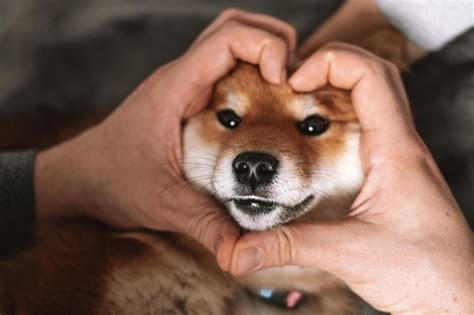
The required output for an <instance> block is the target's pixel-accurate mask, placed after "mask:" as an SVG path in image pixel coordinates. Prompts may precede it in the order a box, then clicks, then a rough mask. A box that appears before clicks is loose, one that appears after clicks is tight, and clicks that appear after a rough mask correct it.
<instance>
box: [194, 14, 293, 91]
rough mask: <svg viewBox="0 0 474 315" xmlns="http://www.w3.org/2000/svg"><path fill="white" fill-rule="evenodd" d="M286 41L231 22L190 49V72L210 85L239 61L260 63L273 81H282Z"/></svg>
mask: <svg viewBox="0 0 474 315" xmlns="http://www.w3.org/2000/svg"><path fill="white" fill-rule="evenodd" d="M287 55H288V52H287V48H286V43H285V42H284V41H283V40H282V39H281V38H280V37H278V36H276V35H274V34H272V33H269V32H267V31H264V30H261V29H259V28H256V27H252V26H249V25H246V24H243V23H240V22H236V21H229V22H227V23H225V24H224V25H222V26H221V28H219V29H218V30H217V31H216V32H214V33H213V34H212V35H211V36H209V37H208V38H207V39H206V40H204V41H202V42H201V43H200V44H199V45H198V46H196V47H195V49H193V50H190V51H189V55H188V59H187V61H188V62H187V64H189V66H191V65H194V67H193V68H192V69H190V71H188V73H189V72H191V73H195V74H196V76H195V78H196V79H197V80H198V81H197V82H199V83H200V84H201V85H206V86H207V85H210V84H212V83H214V82H215V81H216V80H217V79H219V78H221V77H222V76H223V75H225V74H226V73H227V72H228V71H229V70H230V69H231V68H232V67H233V66H234V65H235V62H236V60H237V59H238V60H243V61H246V62H249V63H252V64H256V65H257V64H258V65H259V66H260V71H261V73H262V76H263V77H264V78H265V79H266V80H267V81H269V82H271V83H283V79H284V78H283V74H284V73H285V72H284V70H285V67H286V61H287Z"/></svg>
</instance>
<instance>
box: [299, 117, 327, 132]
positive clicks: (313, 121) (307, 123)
mask: <svg viewBox="0 0 474 315" xmlns="http://www.w3.org/2000/svg"><path fill="white" fill-rule="evenodd" d="M296 128H298V130H299V132H301V133H302V134H303V135H305V136H319V135H320V134H322V133H324V132H325V131H326V130H327V129H328V128H329V120H327V119H324V118H323V117H321V116H318V115H311V116H308V117H306V119H305V120H303V121H300V122H298V123H296Z"/></svg>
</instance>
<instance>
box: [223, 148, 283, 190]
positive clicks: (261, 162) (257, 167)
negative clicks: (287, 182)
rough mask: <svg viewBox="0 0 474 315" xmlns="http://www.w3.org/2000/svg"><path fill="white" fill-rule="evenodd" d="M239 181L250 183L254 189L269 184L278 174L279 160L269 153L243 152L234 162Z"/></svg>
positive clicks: (245, 183)
mask: <svg viewBox="0 0 474 315" xmlns="http://www.w3.org/2000/svg"><path fill="white" fill-rule="evenodd" d="M232 167H233V169H234V174H235V176H236V177H237V180H238V181H239V183H241V184H244V185H249V186H250V187H251V188H252V190H253V189H255V188H256V187H257V186H259V185H264V184H268V183H269V182H270V181H271V179H272V177H273V176H274V175H275V174H276V171H277V168H278V160H277V159H276V158H275V157H274V156H273V155H270V154H268V153H263V152H242V153H240V154H239V155H237V156H236V157H235V159H234V161H233V162H232Z"/></svg>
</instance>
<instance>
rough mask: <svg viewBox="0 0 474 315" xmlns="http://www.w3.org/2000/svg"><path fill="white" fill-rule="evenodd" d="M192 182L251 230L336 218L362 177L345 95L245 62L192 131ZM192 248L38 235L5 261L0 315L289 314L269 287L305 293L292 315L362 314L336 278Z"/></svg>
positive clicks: (112, 236)
mask: <svg viewBox="0 0 474 315" xmlns="http://www.w3.org/2000/svg"><path fill="white" fill-rule="evenodd" d="M183 143H184V145H183V152H184V161H183V165H182V166H183V170H184V172H185V175H186V177H187V179H188V180H189V181H190V182H191V183H193V184H194V185H195V186H196V187H197V188H198V189H200V190H203V191H206V192H207V193H209V194H211V195H212V196H214V197H215V198H216V199H218V200H220V201H221V202H222V203H223V204H225V205H226V207H227V209H228V210H229V212H230V214H231V216H232V217H233V218H234V220H235V221H236V222H237V223H238V224H239V225H241V226H242V227H243V228H245V229H248V230H265V229H269V228H272V227H274V226H276V225H279V224H284V223H286V222H288V221H315V220H317V221H320V220H335V219H338V218H341V217H342V216H344V215H345V214H346V213H347V211H348V210H349V209H350V205H351V203H352V201H353V198H354V197H355V195H356V194H357V192H358V190H359V189H360V187H361V185H362V181H363V173H362V168H361V165H360V160H359V124H358V122H357V118H356V115H355V112H354V110H353V107H352V104H351V100H350V95H349V93H348V92H347V91H342V90H338V89H335V88H331V87H326V88H323V89H321V90H318V91H316V92H313V93H307V94H298V93H295V92H293V91H292V90H291V89H290V88H289V87H288V86H285V85H283V86H273V85H270V84H269V83H267V82H266V81H264V80H263V79H262V78H261V76H260V74H259V71H258V68H256V67H254V66H251V65H247V64H240V65H239V66H238V67H237V68H236V69H234V70H233V72H232V73H231V74H230V75H229V76H227V77H226V78H225V79H223V80H222V81H221V82H220V83H219V84H218V86H217V87H216V92H215V95H214V98H213V100H212V102H211V105H210V106H209V108H208V109H206V111H204V112H202V113H201V114H199V115H198V116H196V117H195V118H193V119H192V120H191V121H190V122H188V124H187V126H186V127H185V131H184V139H183ZM214 260H215V259H214V258H213V257H212V255H211V254H209V253H208V252H207V251H206V250H205V249H204V248H203V247H201V246H200V245H199V244H197V243H196V242H195V241H194V240H191V239H189V238H188V237H185V236H183V235H177V234H172V233H153V232H147V231H134V232H121V231H118V230H114V229H111V228H109V227H106V226H104V225H102V224H99V223H96V222H91V221H87V220H84V221H80V220H72V221H60V222H55V223H52V224H50V225H46V226H41V227H40V228H39V230H38V240H37V245H36V246H34V247H33V248H31V249H29V250H27V251H24V252H22V253H20V254H18V255H16V256H15V257H13V258H12V259H10V260H7V261H5V262H2V263H0V283H1V285H0V313H1V314H52V315H54V314H280V313H281V314H285V313H287V312H289V311H290V310H288V309H286V308H284V307H283V308H281V307H277V306H275V305H273V304H271V303H268V302H267V301H264V300H262V299H260V298H259V297H257V293H258V292H259V290H261V289H270V290H273V291H275V292H278V291H285V292H286V291H292V290H296V291H298V292H304V293H306V298H305V299H304V300H300V301H299V302H300V306H299V307H298V308H297V309H295V310H291V312H292V313H293V314H305V313H308V314H314V313H317V314H354V313H358V311H357V310H358V309H359V301H358V299H357V298H356V297H355V296H354V295H353V294H352V293H351V292H350V290H349V289H348V288H347V287H345V285H344V284H343V283H342V282H341V281H339V280H338V279H336V278H335V277H333V276H331V275H329V274H327V273H325V272H323V271H321V270H317V269H311V268H309V269H303V268H298V267H285V268H276V269H270V270H267V271H260V272H256V273H253V274H251V275H248V276H245V277H243V278H240V279H235V278H233V277H231V276H230V275H228V274H226V273H224V272H222V271H221V270H220V269H219V268H218V266H217V264H216V263H215V261H214Z"/></svg>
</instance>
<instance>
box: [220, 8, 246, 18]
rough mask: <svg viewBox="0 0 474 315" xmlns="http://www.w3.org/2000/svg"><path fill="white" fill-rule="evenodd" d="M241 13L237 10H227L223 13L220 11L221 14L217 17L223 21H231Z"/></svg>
mask: <svg viewBox="0 0 474 315" xmlns="http://www.w3.org/2000/svg"><path fill="white" fill-rule="evenodd" d="M242 13H243V12H242V11H241V10H239V9H237V8H227V9H225V10H224V11H222V13H221V14H220V15H219V18H221V19H223V20H227V19H232V18H235V17H237V16H239V15H240V14H242Z"/></svg>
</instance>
